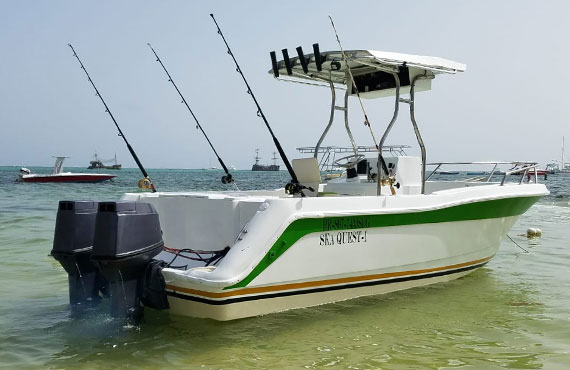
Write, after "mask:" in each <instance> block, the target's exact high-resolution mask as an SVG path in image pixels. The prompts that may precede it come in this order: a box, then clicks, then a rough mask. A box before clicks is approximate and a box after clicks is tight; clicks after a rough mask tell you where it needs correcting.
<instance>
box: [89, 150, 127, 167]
mask: <svg viewBox="0 0 570 370" xmlns="http://www.w3.org/2000/svg"><path fill="white" fill-rule="evenodd" d="M111 161H112V162H113V164H111V165H106V164H105V163H108V162H111ZM87 169H88V170H100V169H104V170H120V169H121V165H120V164H119V163H118V162H117V154H115V157H113V158H112V159H108V160H102V159H100V158H99V156H98V155H97V153H95V154H94V155H93V159H92V160H91V161H89V167H87Z"/></svg>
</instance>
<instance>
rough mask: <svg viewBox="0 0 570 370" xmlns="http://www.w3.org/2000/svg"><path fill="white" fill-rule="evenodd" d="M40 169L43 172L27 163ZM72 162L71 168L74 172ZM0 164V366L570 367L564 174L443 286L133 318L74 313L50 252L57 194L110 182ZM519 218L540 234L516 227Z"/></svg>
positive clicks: (210, 179) (118, 187)
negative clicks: (223, 313)
mask: <svg viewBox="0 0 570 370" xmlns="http://www.w3.org/2000/svg"><path fill="white" fill-rule="evenodd" d="M32 170H34V171H37V172H40V171H42V170H43V171H45V172H49V169H40V168H38V169H34V168H32ZM76 171H78V170H76ZM149 172H150V174H151V177H152V178H153V179H154V181H155V183H156V185H157V187H158V188H159V190H163V191H164V190H168V191H170V190H192V189H212V190H214V189H223V188H224V185H222V184H221V183H220V181H219V178H220V177H221V175H222V172H219V171H191V170H151V171H149ZM16 173H17V168H14V167H0V281H1V284H0V367H4V368H10V369H12V368H18V369H21V368H56V369H71V368H73V369H75V368H124V367H127V366H129V367H136V368H163V367H164V368H165V367H169V368H206V369H222V368H223V369H243V368H254V367H255V368H290V369H298V368H308V369H317V368H339V369H347V368H350V369H375V368H382V369H410V368H414V369H415V368H425V369H438V368H439V369H447V368H449V369H452V368H461V369H466V368H468V369H481V368H484V369H494V368H496V369H500V368H511V369H538V368H546V369H558V368H559V369H566V368H568V367H569V366H570V176H566V177H563V176H550V177H549V179H548V180H547V181H546V184H547V186H548V187H549V189H550V190H551V192H552V194H551V195H550V196H548V197H545V198H543V199H542V200H541V201H540V202H539V203H538V204H536V205H534V206H533V207H532V208H531V209H530V210H529V211H528V212H527V213H526V214H525V215H523V216H522V217H521V218H520V219H519V221H518V222H517V224H516V225H515V227H514V228H513V230H512V231H511V232H510V233H509V235H510V236H511V237H512V238H513V239H514V240H515V242H516V243H518V244H519V245H520V246H521V247H522V248H524V249H526V250H527V251H528V253H526V252H524V251H523V250H522V249H520V248H519V247H517V246H515V245H514V244H513V242H511V241H510V240H508V239H506V240H505V241H503V244H502V245H501V249H500V250H499V253H498V254H497V256H496V257H495V258H494V259H493V260H492V261H491V262H490V263H489V264H488V265H486V266H485V267H484V268H482V269H479V270H477V271H475V272H474V273H472V274H470V275H468V276H466V277H464V278H462V279H459V280H455V281H452V282H449V283H445V284H438V285H434V286H431V287H425V288H417V289H412V290H408V291H404V292H397V293H393V294H389V295H384V296H376V297H366V298H361V299H355V300H351V301H346V302H340V303H335V304H329V305H324V306H320V307H314V308H307V309H302V310H294V311H289V312H284V313H279V314H272V315H267V316H262V317H255V318H249V319H242V320H237V321H232V322H225V323H220V322H215V321H211V320H203V319H192V318H186V317H176V316H170V315H169V314H168V313H167V312H156V311H152V310H148V309H147V310H146V311H145V322H144V324H143V325H141V326H139V327H124V326H123V324H122V323H121V322H118V321H114V320H112V319H111V318H110V317H109V316H108V315H107V314H106V312H107V311H108V310H107V309H106V308H107V307H105V306H102V307H98V308H96V309H94V310H92V311H91V312H89V313H88V315H87V316H86V317H83V318H74V317H72V316H71V314H70V311H69V308H68V291H67V275H66V273H65V271H64V270H63V269H62V268H61V266H59V264H58V263H57V262H56V261H55V260H53V259H52V258H51V257H49V256H48V253H49V251H50V250H51V247H52V245H51V243H52V237H53V228H54V221H55V215H56V207H57V202H58V201H59V200H61V199H96V200H116V199H117V198H118V197H119V196H120V195H121V194H122V193H124V192H126V191H133V189H134V187H135V184H136V180H138V179H139V178H140V175H139V173H138V171H137V170H130V169H125V170H121V171H118V172H117V174H118V178H117V179H116V180H115V181H114V182H112V183H101V184H65V185H62V184H59V185H54V184H21V183H14V182H13V180H14V178H15V176H16ZM235 177H236V179H237V183H238V185H239V187H240V188H241V189H253V188H274V187H275V188H276V187H279V186H282V185H283V183H284V182H285V181H286V180H287V179H288V177H287V174H286V173H285V172H283V171H280V172H277V173H269V172H260V173H253V172H251V171H237V172H236V173H235ZM528 227H538V228H541V229H542V231H543V236H542V238H541V239H535V240H528V239H526V237H523V236H521V234H524V232H525V230H526V229H527V228H528Z"/></svg>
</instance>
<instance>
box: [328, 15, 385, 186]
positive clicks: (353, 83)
mask: <svg viewBox="0 0 570 370" xmlns="http://www.w3.org/2000/svg"><path fill="white" fill-rule="evenodd" d="M329 19H330V21H331V25H332V28H333V30H334V34H335V36H336V41H337V42H338V46H339V48H340V53H341V54H342V58H343V59H344V63H345V64H346V70H347V72H348V75H349V76H350V81H351V84H352V86H353V87H354V91H355V92H356V96H357V97H358V102H359V103H360V108H361V109H362V113H363V114H364V125H365V126H368V129H369V130H370V135H371V136H372V141H373V142H374V146H376V150H377V151H378V157H379V158H380V164H381V166H382V170H383V171H384V173H385V174H386V176H389V172H388V167H387V166H386V162H385V161H384V157H383V156H382V149H381V148H380V147H379V146H378V143H377V142H376V137H375V136H374V131H372V126H370V121H369V120H368V115H367V114H366V110H365V109H364V104H362V98H361V97H360V92H359V91H358V87H357V86H356V82H355V81H354V76H353V75H352V70H351V69H350V65H349V64H348V58H347V57H346V54H345V53H344V49H343V48H342V44H341V43H340V38H339V37H338V32H337V31H336V27H335V26H334V22H333V19H332V17H331V16H330V15H329ZM378 181H380V175H378ZM389 184H390V191H391V193H392V195H395V194H396V191H395V190H394V187H393V185H392V182H389Z"/></svg>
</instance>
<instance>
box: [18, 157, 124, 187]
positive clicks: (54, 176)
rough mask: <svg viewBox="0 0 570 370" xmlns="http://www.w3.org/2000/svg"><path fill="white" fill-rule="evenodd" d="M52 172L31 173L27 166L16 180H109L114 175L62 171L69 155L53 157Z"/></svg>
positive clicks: (21, 170)
mask: <svg viewBox="0 0 570 370" xmlns="http://www.w3.org/2000/svg"><path fill="white" fill-rule="evenodd" d="M55 158H56V160H55V164H54V167H53V172H52V173H50V174H38V173H31V171H30V170H28V169H27V168H24V167H22V168H21V169H20V175H19V178H18V180H19V181H23V182H101V181H105V180H110V179H112V178H113V177H115V176H114V175H108V174H104V173H76V172H64V171H63V161H64V160H65V158H69V157H55Z"/></svg>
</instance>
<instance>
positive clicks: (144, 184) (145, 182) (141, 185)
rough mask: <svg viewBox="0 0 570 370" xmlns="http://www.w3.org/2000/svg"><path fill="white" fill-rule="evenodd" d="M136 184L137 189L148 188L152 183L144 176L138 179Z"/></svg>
mask: <svg viewBox="0 0 570 370" xmlns="http://www.w3.org/2000/svg"><path fill="white" fill-rule="evenodd" d="M137 186H138V187H139V189H142V190H149V189H151V188H152V183H151V182H150V179H149V178H148V177H145V178H142V179H140V180H139V182H138V183H137Z"/></svg>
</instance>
